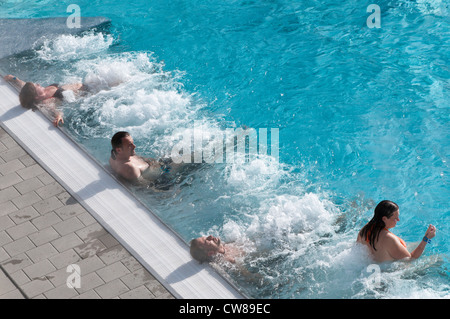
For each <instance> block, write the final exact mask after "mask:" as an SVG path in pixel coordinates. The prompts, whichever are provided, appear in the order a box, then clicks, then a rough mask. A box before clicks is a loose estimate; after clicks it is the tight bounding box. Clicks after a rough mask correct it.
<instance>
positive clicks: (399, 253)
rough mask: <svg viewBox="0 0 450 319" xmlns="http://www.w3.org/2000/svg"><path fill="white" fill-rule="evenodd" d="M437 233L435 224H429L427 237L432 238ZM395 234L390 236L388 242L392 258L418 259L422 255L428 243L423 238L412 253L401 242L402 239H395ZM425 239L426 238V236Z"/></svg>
mask: <svg viewBox="0 0 450 319" xmlns="http://www.w3.org/2000/svg"><path fill="white" fill-rule="evenodd" d="M435 235H436V228H435V227H434V226H433V225H430V226H428V229H427V231H426V232H425V237H426V238H427V239H431V238H433V237H434V236H435ZM394 236H395V235H393V236H390V238H389V242H388V245H389V246H388V252H389V254H390V255H391V256H392V258H394V259H396V260H399V259H403V260H408V261H409V260H412V259H417V258H419V257H420V256H422V253H423V252H424V250H425V247H426V245H427V243H426V242H425V241H424V240H422V241H421V242H420V243H419V245H418V246H417V247H416V249H414V250H413V251H412V252H411V253H409V252H408V250H407V249H406V247H404V246H403V245H401V244H400V241H399V240H398V239H396V238H395V240H394ZM424 239H425V238H424Z"/></svg>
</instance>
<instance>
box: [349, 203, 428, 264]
mask: <svg viewBox="0 0 450 319" xmlns="http://www.w3.org/2000/svg"><path fill="white" fill-rule="evenodd" d="M399 217H400V210H399V207H398V205H397V204H396V203H394V202H391V201H389V200H383V201H381V202H380V203H378V205H377V207H375V214H374V216H373V218H372V219H371V220H370V221H369V222H368V223H367V224H366V225H365V226H364V227H363V228H362V229H361V230H360V231H359V233H358V239H357V242H359V243H361V244H364V245H366V246H367V247H368V248H369V249H370V253H371V255H372V257H373V259H374V260H375V261H376V262H384V261H392V260H399V259H407V260H410V259H416V258H419V257H420V256H421V255H422V253H423V251H424V250H425V246H426V244H427V243H430V242H431V238H433V237H434V236H435V235H436V228H435V227H434V226H433V225H430V226H429V227H428V229H427V231H426V232H425V236H424V237H423V239H422V241H421V242H420V244H419V245H418V246H417V248H416V249H414V250H413V251H412V252H411V253H410V252H409V251H408V249H407V247H406V243H405V242H404V241H403V240H402V239H401V238H399V237H397V236H396V235H394V234H393V233H391V232H390V231H389V229H391V228H394V227H395V225H397V222H399V221H400V218H399Z"/></svg>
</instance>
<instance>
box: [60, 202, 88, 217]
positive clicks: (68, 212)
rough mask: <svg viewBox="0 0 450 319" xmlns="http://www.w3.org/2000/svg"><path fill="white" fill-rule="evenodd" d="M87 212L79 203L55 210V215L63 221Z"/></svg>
mask: <svg viewBox="0 0 450 319" xmlns="http://www.w3.org/2000/svg"><path fill="white" fill-rule="evenodd" d="M85 212H86V210H85V209H84V208H83V206H81V205H80V204H78V203H72V204H69V205H65V206H63V207H61V208H58V209H56V210H55V213H56V214H57V215H58V216H59V217H60V218H61V219H63V220H66V219H69V218H72V217H75V216H77V215H79V214H83V213H85Z"/></svg>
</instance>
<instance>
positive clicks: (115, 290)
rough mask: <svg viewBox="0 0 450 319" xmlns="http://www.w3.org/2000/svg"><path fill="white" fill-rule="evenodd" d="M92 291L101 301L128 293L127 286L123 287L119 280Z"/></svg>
mask: <svg viewBox="0 0 450 319" xmlns="http://www.w3.org/2000/svg"><path fill="white" fill-rule="evenodd" d="M94 290H95V291H96V292H97V293H98V295H99V296H100V297H101V298H103V299H111V298H114V297H117V296H119V295H121V294H124V293H125V292H127V291H129V289H128V288H127V286H125V284H124V283H123V282H122V281H120V279H116V280H113V281H110V282H108V283H106V284H104V285H102V286H100V287H98V288H95V289H94Z"/></svg>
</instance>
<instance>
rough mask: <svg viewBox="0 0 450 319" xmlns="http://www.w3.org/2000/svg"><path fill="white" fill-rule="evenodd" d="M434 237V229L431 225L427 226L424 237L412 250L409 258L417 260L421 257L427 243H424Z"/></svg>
mask: <svg viewBox="0 0 450 319" xmlns="http://www.w3.org/2000/svg"><path fill="white" fill-rule="evenodd" d="M434 236H436V227H434V226H433V225H430V226H428V229H427V231H426V232H425V237H424V238H423V240H422V241H421V242H420V244H419V246H417V248H416V249H414V250H413V251H412V252H411V258H413V259H417V258H419V257H420V256H422V253H423V251H424V250H425V247H426V245H427V242H425V240H426V239H431V238H433V237H434Z"/></svg>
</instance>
